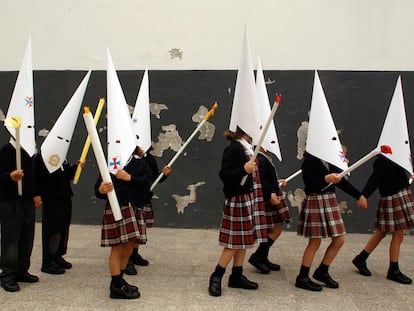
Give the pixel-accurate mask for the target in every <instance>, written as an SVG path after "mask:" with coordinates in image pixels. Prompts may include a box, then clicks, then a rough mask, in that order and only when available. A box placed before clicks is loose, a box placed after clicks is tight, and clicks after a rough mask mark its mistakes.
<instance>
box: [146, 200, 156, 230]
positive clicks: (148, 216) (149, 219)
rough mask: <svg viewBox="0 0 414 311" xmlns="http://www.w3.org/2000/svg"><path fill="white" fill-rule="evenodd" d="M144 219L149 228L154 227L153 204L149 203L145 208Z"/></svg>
mask: <svg viewBox="0 0 414 311" xmlns="http://www.w3.org/2000/svg"><path fill="white" fill-rule="evenodd" d="M144 218H145V224H146V226H147V228H152V227H154V210H153V208H152V204H151V203H147V204H146V205H145V206H144Z"/></svg>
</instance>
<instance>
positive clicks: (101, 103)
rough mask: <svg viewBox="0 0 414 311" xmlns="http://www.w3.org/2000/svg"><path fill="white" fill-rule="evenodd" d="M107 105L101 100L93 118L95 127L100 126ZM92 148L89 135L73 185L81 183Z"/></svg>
mask: <svg viewBox="0 0 414 311" xmlns="http://www.w3.org/2000/svg"><path fill="white" fill-rule="evenodd" d="M104 105H105V99H104V98H101V99H100V100H99V103H98V107H97V108H96V111H95V116H94V117H93V123H94V124H95V126H96V125H97V124H98V121H99V118H100V116H101V112H102V109H103V107H104ZM90 146H91V138H90V137H89V135H88V136H87V137H86V141H85V145H84V146H83V149H82V153H81V156H80V159H79V162H80V163H79V164H78V167H77V168H76V172H75V177H73V184H74V185H76V184H77V183H78V181H79V177H80V174H81V173H82V165H81V164H82V163H85V161H86V156H87V155H88V151H89V147H90Z"/></svg>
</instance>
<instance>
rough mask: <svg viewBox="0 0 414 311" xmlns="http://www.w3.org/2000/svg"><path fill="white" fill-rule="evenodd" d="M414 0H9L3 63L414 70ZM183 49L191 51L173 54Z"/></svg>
mask: <svg viewBox="0 0 414 311" xmlns="http://www.w3.org/2000/svg"><path fill="white" fill-rule="evenodd" d="M413 11H414V1H412V0H392V1H391V0H258V1H247V0H209V1H200V0H65V1H62V0H0V70H2V71H8V70H18V68H19V66H20V62H21V59H22V55H23V52H24V47H25V45H26V42H27V40H28V37H29V36H31V37H32V43H33V66H34V69H35V70H46V69H56V70H65V69H68V70H75V69H83V70H86V69H105V48H106V46H108V47H109V49H110V51H111V54H112V57H113V59H114V63H115V66H116V68H117V69H118V70H121V69H123V70H126V69H129V70H134V69H144V68H145V66H148V67H149V68H150V69H167V70H169V69H179V70H181V69H236V68H237V67H238V64H239V59H240V48H241V43H242V36H243V31H244V27H245V26H247V30H248V34H249V39H250V46H251V50H252V56H253V58H254V59H253V61H254V63H256V59H257V56H260V57H261V59H262V63H263V68H264V69H265V70H270V69H280V70H300V69H321V70H323V69H326V70H328V69H331V70H413V68H414V36H413V34H414V22H413V18H412V14H413ZM172 48H179V49H181V50H182V51H183V57H182V59H181V60H180V59H178V58H174V59H171V58H170V54H169V51H170V50H171V49H172Z"/></svg>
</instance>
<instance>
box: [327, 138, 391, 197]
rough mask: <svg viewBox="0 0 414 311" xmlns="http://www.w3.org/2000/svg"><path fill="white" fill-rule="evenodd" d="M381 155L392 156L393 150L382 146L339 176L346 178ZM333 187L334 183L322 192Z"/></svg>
mask: <svg viewBox="0 0 414 311" xmlns="http://www.w3.org/2000/svg"><path fill="white" fill-rule="evenodd" d="M380 153H384V154H392V149H391V147H390V146H388V145H382V146H381V147H380V148H375V149H374V150H372V151H371V152H370V153H368V154H367V155H366V156H364V157H362V158H361V159H359V160H358V161H356V162H355V163H354V164H352V165H351V166H349V167H348V168H347V169H346V170H344V171H342V172H341V173H339V174H338V176H339V177H341V178H342V177H345V176H346V175H348V174H349V173H351V172H352V171H353V170H355V169H356V168H358V167H360V166H361V165H362V164H364V163H365V162H367V161H369V160H370V159H372V158H373V157H375V156H377V155H379V154H380ZM331 185H332V183H330V184H329V185H327V186H326V187H325V188H323V189H322V191H324V190H326V189H327V188H328V187H330V186H331Z"/></svg>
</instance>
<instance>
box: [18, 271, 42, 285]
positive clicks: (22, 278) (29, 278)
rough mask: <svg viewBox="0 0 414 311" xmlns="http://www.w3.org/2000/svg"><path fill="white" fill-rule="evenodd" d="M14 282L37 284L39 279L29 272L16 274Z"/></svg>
mask: <svg viewBox="0 0 414 311" xmlns="http://www.w3.org/2000/svg"><path fill="white" fill-rule="evenodd" d="M16 282H23V283H37V282H39V277H38V276H36V275H33V274H30V273H29V272H27V271H26V272H24V273H18V274H17V275H16Z"/></svg>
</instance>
